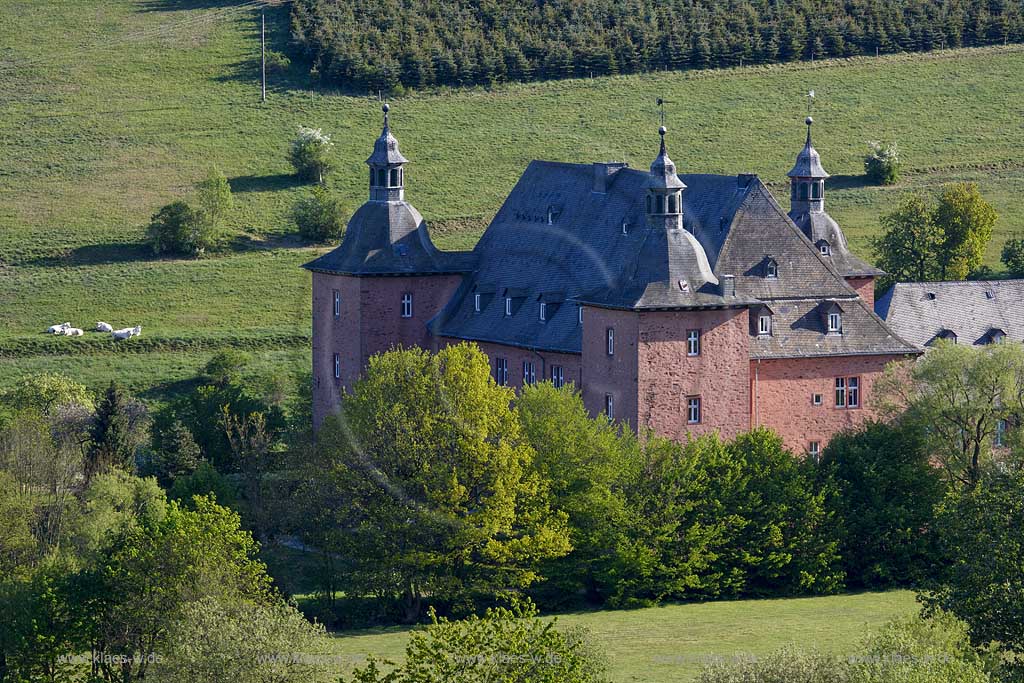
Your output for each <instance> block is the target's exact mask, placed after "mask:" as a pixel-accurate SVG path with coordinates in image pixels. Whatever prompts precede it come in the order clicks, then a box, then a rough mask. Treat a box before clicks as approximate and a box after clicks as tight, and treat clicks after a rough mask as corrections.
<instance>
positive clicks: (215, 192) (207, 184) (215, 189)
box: [196, 166, 234, 240]
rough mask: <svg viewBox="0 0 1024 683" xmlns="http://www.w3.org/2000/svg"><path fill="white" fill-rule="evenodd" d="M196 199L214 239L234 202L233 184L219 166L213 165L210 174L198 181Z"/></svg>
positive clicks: (202, 217) (199, 210)
mask: <svg viewBox="0 0 1024 683" xmlns="http://www.w3.org/2000/svg"><path fill="white" fill-rule="evenodd" d="M196 199H197V200H198V202H197V203H198V205H199V208H198V213H199V217H200V219H201V220H202V221H203V222H204V223H205V224H206V227H207V229H208V230H209V232H210V234H211V240H212V239H213V238H214V237H215V236H216V235H217V234H218V233H219V232H220V231H221V230H223V228H224V221H225V219H227V217H228V214H229V213H230V212H231V207H232V205H233V204H234V200H233V198H232V196H231V184H230V183H229V182H228V179H227V177H226V176H225V175H224V174H223V173H221V171H220V169H219V168H217V167H216V166H214V167H212V168H211V169H210V173H209V175H207V177H206V178H205V179H203V180H201V181H200V182H198V183H196Z"/></svg>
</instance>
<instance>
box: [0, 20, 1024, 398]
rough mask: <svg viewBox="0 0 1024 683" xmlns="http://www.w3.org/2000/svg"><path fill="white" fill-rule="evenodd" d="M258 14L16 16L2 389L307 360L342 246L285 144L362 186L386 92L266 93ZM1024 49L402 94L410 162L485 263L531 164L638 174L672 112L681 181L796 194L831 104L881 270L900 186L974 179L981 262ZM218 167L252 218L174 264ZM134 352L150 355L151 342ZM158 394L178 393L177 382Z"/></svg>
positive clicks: (833, 204)
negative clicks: (865, 169) (310, 265)
mask: <svg viewBox="0 0 1024 683" xmlns="http://www.w3.org/2000/svg"><path fill="white" fill-rule="evenodd" d="M257 4H258V3H252V2H250V3H245V2H223V1H217V0H205V1H204V0H76V1H75V2H73V3H60V4H59V6H58V5H55V4H54V3H53V2H52V1H48V0H18V1H17V2H16V5H15V8H14V9H16V11H9V12H5V13H4V21H3V22H0V78H2V79H3V83H4V87H3V88H2V89H0V385H4V384H7V383H9V382H11V381H13V380H14V379H16V378H17V377H18V376H20V375H21V374H23V373H25V372H34V371H40V370H63V371H67V372H70V373H73V374H75V375H76V376H78V377H79V378H81V379H82V380H84V381H86V382H87V383H89V384H93V385H96V384H102V383H105V382H106V381H109V379H110V378H111V377H112V376H116V377H119V378H122V379H124V380H125V381H126V382H127V383H128V384H129V385H130V386H132V387H133V388H134V389H136V390H138V391H152V392H155V393H156V394H159V393H160V391H162V390H164V389H166V388H167V387H170V386H172V385H173V383H174V382H176V381H178V380H180V379H182V378H183V377H187V376H189V375H190V374H191V373H193V372H194V369H195V368H196V367H198V366H199V365H200V364H201V363H202V362H204V360H205V358H206V357H208V355H209V354H211V353H213V352H214V351H215V350H216V349H218V348H222V347H224V346H233V347H239V348H246V349H249V350H251V351H252V352H253V354H254V355H255V357H256V358H257V360H258V362H259V363H261V364H264V365H266V366H267V367H275V368H281V369H289V368H292V367H299V366H304V365H305V364H306V363H307V362H308V345H309V294H310V284H309V276H308V274H307V273H306V272H305V271H303V270H301V269H300V267H299V266H300V265H301V264H302V263H304V262H305V261H307V260H309V259H311V258H313V257H314V256H315V255H317V254H318V253H320V252H322V251H323V249H324V248H325V247H322V246H320V247H314V246H310V245H307V244H304V243H303V242H301V241H300V240H299V239H297V238H296V237H295V235H294V227H293V226H292V225H291V222H290V219H289V212H290V207H291V206H292V204H293V203H294V202H295V201H296V199H298V198H300V197H301V196H303V194H304V193H305V192H306V191H307V189H306V188H305V187H303V186H302V185H300V184H298V183H297V182H296V181H295V180H294V179H293V177H292V176H291V175H290V168H289V166H288V164H287V160H286V150H287V146H288V142H289V140H290V138H291V137H292V136H293V135H294V133H295V131H296V129H297V127H298V126H299V125H307V126H313V127H319V128H322V129H323V130H324V131H325V132H327V133H329V134H331V135H332V136H333V139H334V141H335V143H336V147H335V152H336V158H337V163H338V169H337V171H336V173H335V174H334V176H333V177H332V179H331V190H332V192H335V193H337V195H338V196H339V197H341V198H342V199H343V201H344V202H345V204H346V205H347V206H348V207H349V209H350V210H351V209H354V208H355V207H357V206H358V205H359V203H361V202H362V201H363V199H364V195H365V187H364V185H365V183H364V180H365V175H366V174H365V166H364V165H363V160H364V159H365V158H366V156H367V155H368V154H369V150H370V147H371V145H372V142H373V139H374V138H375V137H376V135H377V134H378V133H379V127H380V110H379V103H378V101H377V98H376V96H375V95H374V96H370V95H366V96H354V95H341V94H338V93H332V92H325V91H323V90H321V89H319V88H318V87H316V86H315V85H313V84H312V82H311V81H310V79H309V78H308V76H307V75H306V72H307V69H306V68H305V67H304V66H303V65H301V64H294V65H293V67H292V68H291V70H290V71H289V72H287V73H283V74H274V75H272V76H271V82H270V88H269V94H268V100H267V102H266V103H261V102H260V99H259V83H258V71H257V65H258V49H259V33H258V25H259V24H258V22H259V10H258V7H257ZM267 20H268V27H269V31H270V34H269V35H270V38H269V42H270V45H271V46H272V47H274V48H276V49H281V48H283V47H284V44H285V43H286V41H287V37H288V33H287V30H288V29H287V26H288V16H287V7H286V6H269V7H268V8H267ZM1021 73H1024V48H1022V47H1014V46H1010V47H1005V48H986V49H978V50H969V51H946V52H937V53H930V54H924V55H883V56H882V57H880V58H877V59H876V58H859V59H852V60H841V61H818V62H814V63H801V64H793V65H785V66H774V67H756V68H742V69H731V70H724V71H707V72H684V73H659V74H651V75H644V76H622V77H609V78H599V79H580V80H569V81H559V82H549V83H535V84H529V85H509V86H503V87H501V88H498V89H495V90H493V91H486V90H464V91H449V90H444V91H438V92H430V93H420V94H414V95H409V96H406V97H403V98H401V99H399V100H396V101H394V102H393V103H392V104H393V109H392V123H393V128H394V131H395V133H396V135H397V136H398V138H399V140H400V141H401V144H402V150H403V152H404V153H405V155H406V156H407V157H409V158H410V159H411V160H412V163H411V164H410V168H409V170H408V173H407V179H408V181H407V185H408V196H409V198H410V200H411V201H412V202H413V203H415V204H416V206H417V207H418V208H419V209H420V211H421V212H422V213H423V215H424V216H425V217H426V219H427V220H428V222H430V223H431V225H433V226H434V235H435V239H436V241H437V242H438V244H439V245H441V246H442V247H444V248H469V247H471V246H472V245H473V244H474V242H475V240H476V239H477V237H478V236H479V234H480V233H481V231H482V230H483V228H484V227H485V226H486V223H487V221H488V219H489V217H490V216H491V215H493V213H494V212H495V211H496V210H497V208H498V207H499V206H500V204H501V202H502V200H503V198H504V197H505V196H506V195H507V193H508V192H509V190H510V189H511V188H512V186H513V184H514V183H515V182H516V179H517V178H518V176H519V174H520V173H521V171H522V170H523V168H524V167H525V166H526V164H527V163H528V162H529V161H530V160H531V159H534V158H545V159H554V160H562V161H574V162H590V161H595V160H609V159H614V160H625V161H628V162H629V163H630V164H631V165H632V166H634V167H645V166H646V165H647V164H648V163H650V160H651V158H652V157H653V156H654V154H655V152H656V150H657V134H656V128H657V126H658V116H657V111H656V107H655V104H654V102H655V99H656V98H657V97H663V98H664V99H666V100H667V101H668V104H667V105H666V115H667V125H668V127H669V128H670V133H669V145H670V152H671V154H672V156H673V158H674V160H675V161H676V163H677V165H678V166H679V168H680V169H683V170H685V171H693V172H714V173H728V174H733V173H738V172H755V173H758V174H759V175H760V176H761V177H762V179H764V181H765V182H767V183H768V184H769V185H770V186H771V187H772V189H773V190H774V191H775V192H776V193H777V195H778V196H779V197H780V198H781V199H782V200H783V204H785V203H786V200H785V196H786V194H785V174H786V172H787V171H788V170H789V168H790V165H791V164H792V161H793V158H794V157H795V155H796V153H797V151H799V149H800V147H801V145H802V143H803V135H804V127H803V123H802V121H803V117H804V115H805V114H806V101H805V93H806V91H807V90H809V89H812V88H813V89H814V90H815V91H816V92H817V94H818V97H817V100H816V103H815V108H814V116H815V118H816V119H817V120H818V122H819V123H818V125H816V126H815V142H816V146H817V147H818V149H819V150H820V151H821V153H822V155H823V160H824V163H825V166H826V168H827V169H828V170H829V171H830V172H831V173H832V174H833V179H832V181H831V186H830V188H829V191H828V200H827V201H828V206H829V209H830V211H831V212H832V213H833V215H834V216H835V217H836V218H837V219H838V220H839V221H840V223H841V224H842V225H843V226H844V228H845V230H846V232H847V235H848V237H849V238H850V241H851V243H852V245H853V247H854V249H855V250H856V251H857V252H859V253H860V254H861V255H863V256H867V257H870V256H871V254H870V248H869V239H870V237H871V236H872V235H873V234H876V233H877V231H878V220H879V216H880V215H881V214H882V213H884V212H885V211H887V210H888V209H889V208H890V207H891V206H892V205H893V204H894V203H895V202H896V201H898V199H899V197H900V195H901V194H903V193H906V192H908V191H911V190H925V191H933V190H936V189H937V188H938V187H939V186H940V185H941V184H942V183H945V182H950V181H954V180H975V181H977V182H978V183H980V185H981V187H982V191H983V192H984V194H985V195H986V197H988V199H989V200H990V201H991V202H992V203H993V204H994V205H995V206H996V208H997V210H998V211H999V213H1000V220H999V223H998V227H997V232H996V236H995V239H994V240H993V242H992V245H991V247H990V249H989V252H988V257H987V258H988V262H989V264H990V265H993V266H998V256H999V251H1000V248H1001V244H1002V242H1003V241H1005V239H1006V238H1007V237H1008V236H1010V235H1012V234H1014V233H1015V232H1017V231H1018V230H1021V229H1022V228H1024V202H1022V201H1021V200H1020V197H1021V196H1024V160H1022V150H1024V123H1022V121H1024V119H1022V117H1021V113H1022V111H1021V109H1022V105H1021V102H1024V79H1021V78H1020V76H1019V75H1020V74H1021ZM872 139H885V140H896V141H897V142H898V143H899V145H900V149H901V150H902V154H903V158H904V160H905V169H906V175H905V177H904V179H903V180H902V181H901V183H900V184H899V185H897V186H896V187H891V188H884V189H883V188H875V187H866V186H864V184H863V183H862V180H861V172H862V166H861V157H862V156H863V153H864V150H865V142H866V141H867V140H872ZM212 165H216V166H217V167H219V168H220V169H221V170H222V171H223V172H224V173H225V174H226V175H227V176H228V178H229V179H230V181H231V185H232V188H233V190H234V196H235V209H234V211H233V214H232V216H231V218H230V221H229V223H230V226H229V228H230V230H229V233H230V234H229V235H228V236H227V238H226V239H225V245H224V247H223V249H221V250H219V251H218V252H216V253H212V254H208V255H207V256H205V257H203V258H200V259H198V260H177V259H162V258H155V257H153V256H152V255H151V254H149V253H148V251H147V249H146V247H145V246H144V245H143V244H142V240H143V237H144V233H145V226H146V224H147V223H148V221H149V217H150V216H151V215H152V214H153V213H154V212H155V211H156V210H157V209H158V208H159V207H160V206H161V205H163V204H165V203H167V202H169V201H172V200H174V199H176V198H179V197H182V196H184V195H186V194H187V193H188V192H189V191H190V189H191V187H192V185H193V184H194V183H195V182H196V181H198V180H200V179H201V178H202V177H204V176H205V175H206V173H207V172H208V170H209V168H210V167H211V166H212ZM65 320H67V321H70V322H72V323H73V324H75V325H77V326H79V327H84V328H89V327H91V326H93V325H94V324H95V322H96V321H99V320H103V321H107V322H110V323H112V324H114V325H115V326H117V327H122V326H130V325H136V324H140V325H142V326H143V337H142V338H140V339H144V340H147V344H137V345H135V343H136V342H138V341H140V340H138V339H137V340H132V341H131V342H127V343H125V344H120V345H114V344H111V343H107V342H106V341H105V340H100V339H99V335H87V337H85V338H68V339H60V340H52V341H45V342H43V341H41V338H42V337H43V335H42V334H41V332H42V330H43V329H45V328H46V327H47V326H48V325H50V324H53V323H56V322H63V321H65ZM132 345H135V347H134V348H132ZM162 388H163V389H162Z"/></svg>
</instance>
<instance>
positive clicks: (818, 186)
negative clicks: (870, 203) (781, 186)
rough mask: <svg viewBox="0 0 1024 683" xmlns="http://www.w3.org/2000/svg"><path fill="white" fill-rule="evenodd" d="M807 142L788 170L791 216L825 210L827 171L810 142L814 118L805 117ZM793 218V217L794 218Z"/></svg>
mask: <svg viewBox="0 0 1024 683" xmlns="http://www.w3.org/2000/svg"><path fill="white" fill-rule="evenodd" d="M804 123H806V124H807V143H806V144H804V148H803V149H802V150H800V154H798V155H797V157H796V164H795V165H794V166H793V169H792V170H791V171H790V172H789V174H788V175H789V179H790V202H791V210H790V212H789V213H790V215H791V216H798V215H802V214H808V213H821V212H823V211H824V210H825V179H826V178H828V173H827V172H826V171H825V169H824V168H822V166H821V156H820V155H819V154H818V150H816V149H814V145H813V144H812V143H811V126H813V125H814V119H812V118H811V117H810V116H808V117H807V119H805V121H804ZM794 220H795V219H794Z"/></svg>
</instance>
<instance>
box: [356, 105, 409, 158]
mask: <svg viewBox="0 0 1024 683" xmlns="http://www.w3.org/2000/svg"><path fill="white" fill-rule="evenodd" d="M389 109H390V108H389V107H388V105H386V104H385V105H384V106H383V110H384V130H383V131H381V134H380V137H378V138H377V140H376V141H375V142H374V143H373V154H371V155H370V156H369V157H368V158H367V159H366V163H367V164H368V165H370V166H389V165H390V166H394V165H397V164H407V163H409V160H408V159H406V158H405V157H404V156H402V152H401V151H400V150H399V149H398V140H397V139H395V136H394V135H392V134H391V126H390V124H389V123H388V111H389Z"/></svg>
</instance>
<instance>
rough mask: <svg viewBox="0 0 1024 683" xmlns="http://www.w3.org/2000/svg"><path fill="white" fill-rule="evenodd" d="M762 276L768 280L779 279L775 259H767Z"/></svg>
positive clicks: (777, 265)
mask: <svg viewBox="0 0 1024 683" xmlns="http://www.w3.org/2000/svg"><path fill="white" fill-rule="evenodd" d="M764 276H765V277H770V278H777V277H779V264H778V263H776V262H775V259H768V263H766V264H765V267H764Z"/></svg>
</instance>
